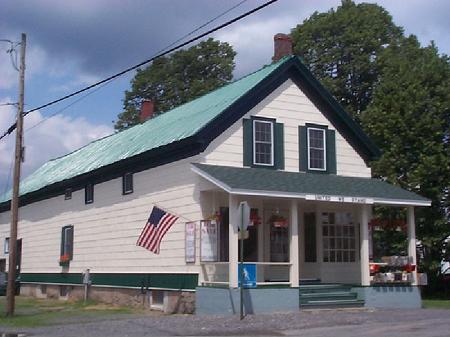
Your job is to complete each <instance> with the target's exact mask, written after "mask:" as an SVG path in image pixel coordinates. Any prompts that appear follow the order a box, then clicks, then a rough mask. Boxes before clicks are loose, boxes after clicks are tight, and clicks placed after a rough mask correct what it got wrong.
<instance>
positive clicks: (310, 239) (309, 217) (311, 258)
mask: <svg viewBox="0 0 450 337" xmlns="http://www.w3.org/2000/svg"><path fill="white" fill-rule="evenodd" d="M304 220H305V221H304V223H305V235H304V238H305V262H316V260H317V247H316V213H314V212H308V213H305V216H304Z"/></svg>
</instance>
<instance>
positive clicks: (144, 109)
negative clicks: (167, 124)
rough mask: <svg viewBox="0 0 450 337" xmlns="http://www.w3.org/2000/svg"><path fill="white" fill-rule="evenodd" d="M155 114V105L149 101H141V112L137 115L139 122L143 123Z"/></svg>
mask: <svg viewBox="0 0 450 337" xmlns="http://www.w3.org/2000/svg"><path fill="white" fill-rule="evenodd" d="M154 112H155V103H154V102H153V101H151V100H149V99H144V100H142V103H141V112H140V114H139V121H140V122H141V123H144V122H145V121H146V120H148V119H150V118H152V117H153V114H154Z"/></svg>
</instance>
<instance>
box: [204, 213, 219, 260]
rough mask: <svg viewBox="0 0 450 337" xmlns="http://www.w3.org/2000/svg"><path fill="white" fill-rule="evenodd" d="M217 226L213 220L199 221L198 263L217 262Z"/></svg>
mask: <svg viewBox="0 0 450 337" xmlns="http://www.w3.org/2000/svg"><path fill="white" fill-rule="evenodd" d="M218 234H219V224H218V223H217V221H215V220H202V221H200V261H201V262H216V261H218V258H219V254H218V247H219V245H218Z"/></svg>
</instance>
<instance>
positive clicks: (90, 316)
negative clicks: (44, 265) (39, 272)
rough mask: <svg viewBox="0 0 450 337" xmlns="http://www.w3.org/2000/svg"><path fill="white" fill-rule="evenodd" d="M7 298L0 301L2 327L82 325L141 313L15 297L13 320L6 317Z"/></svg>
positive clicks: (112, 307)
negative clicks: (119, 315) (120, 315)
mask: <svg viewBox="0 0 450 337" xmlns="http://www.w3.org/2000/svg"><path fill="white" fill-rule="evenodd" d="M5 308H6V298H5V297H0V326H8V327H21V328H26V327H37V326H45V325H53V324H63V323H71V322H76V323H81V322H88V321H92V320H98V319H101V318H104V317H111V315H118V314H122V315H126V314H136V313H142V311H140V310H137V309H132V308H125V307H117V306H111V305H105V304H97V303H95V302H92V301H90V302H88V303H86V304H85V303H83V302H82V301H81V302H69V301H58V300H51V299H35V298H30V297H22V296H18V297H16V308H15V309H16V310H15V315H14V316H13V317H6V315H5Z"/></svg>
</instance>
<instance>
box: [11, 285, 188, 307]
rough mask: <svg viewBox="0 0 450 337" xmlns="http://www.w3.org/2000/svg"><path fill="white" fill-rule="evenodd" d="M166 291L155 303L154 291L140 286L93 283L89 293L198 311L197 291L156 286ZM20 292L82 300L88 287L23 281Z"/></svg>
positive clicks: (114, 301) (116, 301) (105, 299)
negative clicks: (102, 285)
mask: <svg viewBox="0 0 450 337" xmlns="http://www.w3.org/2000/svg"><path fill="white" fill-rule="evenodd" d="M156 291H158V292H163V298H164V300H163V303H161V305H159V306H158V305H155V304H154V303H152V291H151V290H149V291H147V292H146V293H145V294H143V293H142V292H141V290H140V289H127V288H110V287H90V288H89V293H88V297H89V299H90V300H93V301H95V302H98V303H106V304H111V305H120V306H125V307H135V308H139V307H140V308H142V307H143V308H146V309H156V310H162V311H164V312H165V313H168V314H175V313H180V314H193V313H194V312H195V292H188V291H175V290H153V292H156ZM20 294H21V295H23V296H31V297H36V298H50V299H59V300H70V301H81V300H83V299H84V287H83V286H74V285H40V284H22V285H21V288H20Z"/></svg>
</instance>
